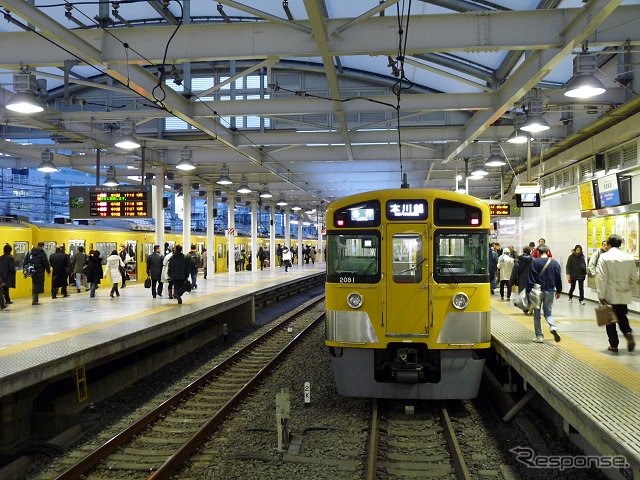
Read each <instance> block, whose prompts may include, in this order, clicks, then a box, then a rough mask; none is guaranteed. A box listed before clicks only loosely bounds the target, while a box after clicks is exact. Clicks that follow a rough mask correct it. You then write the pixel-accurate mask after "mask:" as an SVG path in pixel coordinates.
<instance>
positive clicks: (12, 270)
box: [0, 244, 16, 305]
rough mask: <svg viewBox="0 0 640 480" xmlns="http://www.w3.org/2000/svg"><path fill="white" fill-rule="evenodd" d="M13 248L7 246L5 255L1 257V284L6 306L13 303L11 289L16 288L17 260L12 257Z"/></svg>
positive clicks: (4, 250) (4, 249)
mask: <svg viewBox="0 0 640 480" xmlns="http://www.w3.org/2000/svg"><path fill="white" fill-rule="evenodd" d="M12 250H13V248H12V247H11V245H9V244H6V245H5V246H4V248H3V252H4V253H3V254H2V256H0V283H2V298H3V299H4V304H5V305H9V304H11V303H13V302H12V301H11V297H10V295H9V289H10V288H16V260H15V258H13V255H11V251H12Z"/></svg>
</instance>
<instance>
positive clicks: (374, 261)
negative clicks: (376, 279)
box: [356, 258, 378, 282]
mask: <svg viewBox="0 0 640 480" xmlns="http://www.w3.org/2000/svg"><path fill="white" fill-rule="evenodd" d="M377 263H378V259H377V258H374V259H373V260H371V262H369V265H367V268H365V269H364V270H363V271H362V273H360V274H359V275H358V276H357V280H356V281H357V282H359V281H360V280H362V279H363V278H364V276H365V275H366V274H367V273H369V270H370V269H371V267H373V266H374V265H376V264H377Z"/></svg>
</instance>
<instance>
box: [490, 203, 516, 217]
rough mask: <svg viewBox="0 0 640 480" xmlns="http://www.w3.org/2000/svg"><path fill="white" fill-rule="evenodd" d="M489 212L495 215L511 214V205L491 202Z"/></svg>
mask: <svg viewBox="0 0 640 480" xmlns="http://www.w3.org/2000/svg"><path fill="white" fill-rule="evenodd" d="M489 214H490V215H495V216H506V215H511V205H509V204H508V203H490V204H489Z"/></svg>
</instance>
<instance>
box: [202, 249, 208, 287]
mask: <svg viewBox="0 0 640 480" xmlns="http://www.w3.org/2000/svg"><path fill="white" fill-rule="evenodd" d="M201 266H202V274H203V275H202V278H204V279H205V280H206V279H207V249H206V248H203V249H202V265H201Z"/></svg>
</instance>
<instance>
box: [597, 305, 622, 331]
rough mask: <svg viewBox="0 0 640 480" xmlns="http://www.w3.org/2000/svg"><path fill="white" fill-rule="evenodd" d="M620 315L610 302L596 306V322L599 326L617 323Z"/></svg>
mask: <svg viewBox="0 0 640 480" xmlns="http://www.w3.org/2000/svg"><path fill="white" fill-rule="evenodd" d="M617 321H618V317H616V312H614V311H613V307H612V306H611V305H609V304H608V303H605V304H600V305H598V306H597V307H596V322H597V323H598V326H599V327H603V326H605V325H609V324H610V323H616V322H617Z"/></svg>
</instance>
